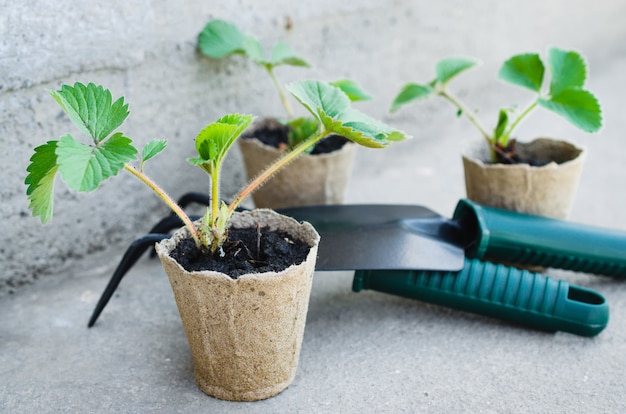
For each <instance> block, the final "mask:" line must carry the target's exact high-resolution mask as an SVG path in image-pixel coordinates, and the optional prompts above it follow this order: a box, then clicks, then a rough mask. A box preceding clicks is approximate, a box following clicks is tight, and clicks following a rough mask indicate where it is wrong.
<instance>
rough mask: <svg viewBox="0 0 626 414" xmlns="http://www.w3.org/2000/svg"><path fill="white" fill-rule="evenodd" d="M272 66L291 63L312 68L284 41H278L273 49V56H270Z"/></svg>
mask: <svg viewBox="0 0 626 414" xmlns="http://www.w3.org/2000/svg"><path fill="white" fill-rule="evenodd" d="M270 63H271V64H272V66H278V65H291V66H300V67H305V68H310V67H311V65H309V63H308V62H307V61H306V60H304V59H302V58H301V57H299V56H298V55H296V54H295V53H294V51H293V50H292V49H291V47H289V45H288V44H286V43H284V42H278V43H276V45H275V46H274V48H273V49H272V57H271V58H270Z"/></svg>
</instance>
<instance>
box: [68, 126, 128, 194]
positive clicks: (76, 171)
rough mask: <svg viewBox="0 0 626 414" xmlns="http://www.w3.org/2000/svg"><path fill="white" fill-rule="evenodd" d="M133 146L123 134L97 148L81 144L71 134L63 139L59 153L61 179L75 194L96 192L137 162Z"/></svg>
mask: <svg viewBox="0 0 626 414" xmlns="http://www.w3.org/2000/svg"><path fill="white" fill-rule="evenodd" d="M131 142H132V141H131V140H130V138H127V137H125V136H124V135H123V134H122V133H121V132H118V133H116V134H114V135H113V136H112V137H111V138H109V139H108V140H106V141H105V142H104V143H103V144H101V145H99V146H95V147H94V146H88V145H85V144H82V143H80V142H78V141H76V140H75V139H74V138H73V137H72V136H71V135H69V134H68V135H64V136H63V137H61V140H60V141H59V143H58V145H57V150H56V155H57V160H58V161H57V162H58V164H59V172H60V173H61V177H62V178H63V180H64V181H65V183H66V184H67V186H68V187H69V188H71V189H73V190H76V191H85V192H86V191H93V190H95V189H96V188H98V186H99V185H100V184H101V183H102V182H103V181H104V180H106V179H107V178H109V177H113V176H115V175H117V173H118V172H119V171H120V170H121V169H122V168H124V165H125V164H126V163H127V162H129V161H131V160H133V159H135V156H136V154H137V150H136V149H135V147H133V146H132V143H131Z"/></svg>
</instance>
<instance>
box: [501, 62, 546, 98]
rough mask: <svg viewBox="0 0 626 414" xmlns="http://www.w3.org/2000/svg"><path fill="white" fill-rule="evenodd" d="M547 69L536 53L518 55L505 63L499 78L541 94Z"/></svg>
mask: <svg viewBox="0 0 626 414" xmlns="http://www.w3.org/2000/svg"><path fill="white" fill-rule="evenodd" d="M544 72H545V67H544V65H543V62H542V61H541V58H540V57H539V55H538V54H536V53H525V54H521V55H516V56H513V57H512V58H510V59H509V60H507V61H506V62H504V64H503V65H502V68H500V72H499V73H498V77H499V78H500V79H502V80H503V81H506V82H509V83H512V84H514V85H517V86H521V87H523V88H528V89H530V90H531V91H534V92H539V91H540V90H541V84H542V83H543V75H544Z"/></svg>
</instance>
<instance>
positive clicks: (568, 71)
mask: <svg viewBox="0 0 626 414" xmlns="http://www.w3.org/2000/svg"><path fill="white" fill-rule="evenodd" d="M548 65H549V67H550V73H551V74H552V79H551V81H550V95H558V94H559V93H560V92H561V91H563V90H565V89H578V88H582V87H583V86H584V85H585V80H586V78H587V65H586V64H585V60H584V59H583V57H582V56H581V55H580V54H578V53H576V52H571V51H570V52H568V51H565V50H561V49H557V48H551V49H550V50H549V51H548Z"/></svg>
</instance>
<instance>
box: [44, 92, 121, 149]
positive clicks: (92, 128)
mask: <svg viewBox="0 0 626 414" xmlns="http://www.w3.org/2000/svg"><path fill="white" fill-rule="evenodd" d="M50 94H51V95H52V97H53V98H54V99H55V100H56V101H57V102H58V104H59V105H61V107H62V108H63V110H64V111H65V112H66V113H67V115H68V116H69V117H70V119H71V120H72V122H73V123H74V124H75V125H76V126H77V127H78V129H80V131H81V132H82V133H83V134H85V135H87V136H91V137H92V138H93V139H94V142H95V143H99V142H100V141H102V140H103V139H104V138H106V137H107V136H109V134H111V132H113V131H114V130H115V129H116V128H118V127H119V126H120V125H122V123H123V122H124V120H125V119H126V117H127V116H128V114H129V111H128V105H127V104H124V98H123V97H122V98H119V99H118V100H117V101H115V102H113V103H112V101H113V98H112V97H111V92H110V91H109V90H108V89H104V88H103V87H102V86H99V85H95V84H93V83H89V84H88V85H87V86H85V85H83V84H82V83H79V82H77V83H75V84H74V86H69V85H63V86H62V87H61V90H59V91H50Z"/></svg>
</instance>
